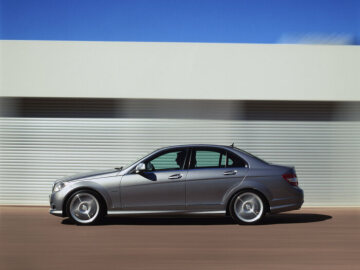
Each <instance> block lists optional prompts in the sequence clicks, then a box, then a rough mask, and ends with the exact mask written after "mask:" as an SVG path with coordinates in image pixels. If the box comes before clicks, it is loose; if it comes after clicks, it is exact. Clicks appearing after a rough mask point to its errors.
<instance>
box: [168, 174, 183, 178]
mask: <svg viewBox="0 0 360 270" xmlns="http://www.w3.org/2000/svg"><path fill="white" fill-rule="evenodd" d="M181 177H182V174H180V173H177V174H173V175H170V176H169V179H180V178H181Z"/></svg>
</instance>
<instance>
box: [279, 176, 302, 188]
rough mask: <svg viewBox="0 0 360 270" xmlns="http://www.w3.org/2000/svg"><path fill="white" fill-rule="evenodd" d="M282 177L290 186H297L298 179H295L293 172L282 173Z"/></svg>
mask: <svg viewBox="0 0 360 270" xmlns="http://www.w3.org/2000/svg"><path fill="white" fill-rule="evenodd" d="M282 177H283V178H284V179H285V180H286V182H288V183H289V184H290V185H292V186H298V185H299V183H298V180H297V176H296V174H295V173H286V174H283V176H282Z"/></svg>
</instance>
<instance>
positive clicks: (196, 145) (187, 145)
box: [158, 144, 234, 150]
mask: <svg viewBox="0 0 360 270" xmlns="http://www.w3.org/2000/svg"><path fill="white" fill-rule="evenodd" d="M185 147H216V148H223V149H229V148H230V149H234V148H233V147H231V146H228V145H218V144H179V145H171V146H166V147H162V148H159V149H158V150H165V149H172V148H185Z"/></svg>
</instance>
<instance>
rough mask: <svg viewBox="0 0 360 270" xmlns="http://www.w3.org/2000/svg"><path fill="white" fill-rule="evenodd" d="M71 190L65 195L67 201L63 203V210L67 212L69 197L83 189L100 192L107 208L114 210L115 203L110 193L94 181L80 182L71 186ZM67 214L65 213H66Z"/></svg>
mask: <svg viewBox="0 0 360 270" xmlns="http://www.w3.org/2000/svg"><path fill="white" fill-rule="evenodd" d="M66 188H69V190H68V191H67V194H66V195H65V199H64V202H63V210H65V207H66V205H65V204H66V202H67V200H68V199H69V197H70V196H71V194H73V193H74V192H76V191H78V190H81V189H91V190H94V191H96V192H98V193H99V194H100V195H101V196H102V198H103V199H104V201H105V203H106V208H107V209H111V208H113V201H112V199H111V197H110V195H109V193H108V191H107V190H106V189H105V188H104V187H103V186H102V185H100V184H98V183H96V182H94V181H91V180H89V181H86V180H85V181H79V182H75V183H73V184H72V185H70V186H69V187H66ZM64 213H65V212H64Z"/></svg>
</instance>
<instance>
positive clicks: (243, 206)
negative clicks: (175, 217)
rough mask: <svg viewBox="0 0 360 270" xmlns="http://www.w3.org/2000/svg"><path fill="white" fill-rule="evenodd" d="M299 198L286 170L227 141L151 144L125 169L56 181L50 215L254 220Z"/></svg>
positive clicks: (92, 219) (94, 219)
mask: <svg viewBox="0 0 360 270" xmlns="http://www.w3.org/2000/svg"><path fill="white" fill-rule="evenodd" d="M303 201H304V195H303V191H302V189H300V188H299V186H298V180H297V177H296V173H295V169H294V168H292V167H285V166H279V165H273V164H269V163H267V162H265V161H263V160H261V159H259V158H257V157H255V156H253V155H251V154H249V153H247V152H245V151H243V150H240V149H238V148H236V147H234V146H220V145H199V144H196V145H180V146H170V147H165V148H162V149H158V150H156V151H154V152H153V153H151V154H149V155H147V156H145V157H144V158H142V159H140V160H139V161H137V162H135V163H133V164H132V165H130V166H128V167H127V168H114V169H111V170H106V171H95V172H90V173H85V174H78V175H73V176H70V177H65V178H63V179H59V180H57V181H56V182H55V183H54V185H53V188H52V193H51V195H50V213H51V214H53V215H56V216H62V217H69V218H70V219H71V220H72V221H73V222H75V223H78V224H94V223H98V222H99V221H101V220H102V218H103V217H104V216H106V215H108V216H110V215H139V214H152V215H154V214H223V215H230V216H231V217H232V218H233V219H234V221H235V222H237V223H239V224H254V223H258V222H260V221H261V220H262V218H263V217H264V215H265V214H266V213H277V212H283V211H288V210H295V209H299V208H300V207H301V205H302V204H303Z"/></svg>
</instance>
